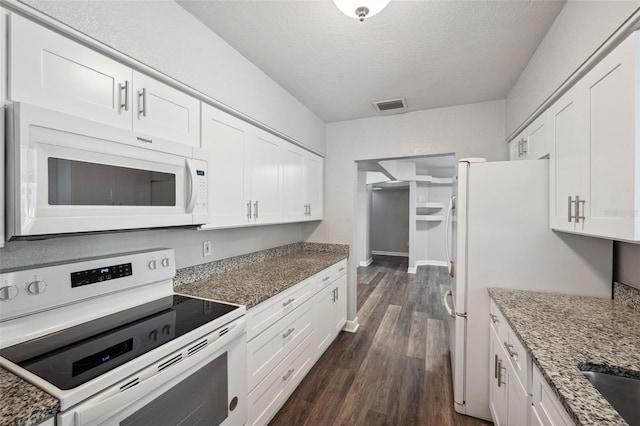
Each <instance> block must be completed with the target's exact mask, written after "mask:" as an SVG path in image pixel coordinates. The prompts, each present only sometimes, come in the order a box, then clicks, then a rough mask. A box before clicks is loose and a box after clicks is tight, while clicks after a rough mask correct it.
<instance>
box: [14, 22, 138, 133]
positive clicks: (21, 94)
mask: <svg viewBox="0 0 640 426" xmlns="http://www.w3.org/2000/svg"><path fill="white" fill-rule="evenodd" d="M9 39H10V43H11V45H10V49H9V52H10V58H9V67H10V70H9V93H8V95H9V96H8V97H9V99H11V100H12V101H16V102H26V103H30V104H34V105H39V106H42V107H44V108H49V109H53V110H56V111H60V112H64V113H68V114H72V115H75V116H78V117H83V118H87V119H90V120H94V121H98V122H101V123H106V124H109V125H113V126H117V127H122V128H126V129H130V128H131V117H132V113H131V111H132V110H133V107H132V103H131V100H132V98H131V91H132V87H131V76H132V71H131V69H130V68H128V67H126V66H124V65H122V64H119V63H118V62H116V61H113V60H111V59H109V58H107V57H106V56H104V55H101V54H100V53H98V52H96V51H94V50H92V49H89V48H87V47H84V46H82V45H81V44H78V43H76V42H74V41H72V40H69V39H68V38H66V37H63V36H61V35H59V34H57V33H55V32H53V31H50V30H48V29H46V28H44V27H42V26H40V25H37V24H35V23H33V22H31V21H29V20H27V19H25V18H22V17H20V16H18V15H16V14H12V15H11V24H10V37H9ZM125 87H127V88H128V89H127V90H125Z"/></svg>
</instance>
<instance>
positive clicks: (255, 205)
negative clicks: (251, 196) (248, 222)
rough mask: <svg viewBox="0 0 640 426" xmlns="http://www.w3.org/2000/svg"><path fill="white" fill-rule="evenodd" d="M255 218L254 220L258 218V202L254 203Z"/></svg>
mask: <svg viewBox="0 0 640 426" xmlns="http://www.w3.org/2000/svg"><path fill="white" fill-rule="evenodd" d="M253 210H254V211H253V217H254V218H256V219H257V218H258V200H256V202H255V203H253Z"/></svg>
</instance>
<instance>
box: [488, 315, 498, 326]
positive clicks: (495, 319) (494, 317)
mask: <svg viewBox="0 0 640 426" xmlns="http://www.w3.org/2000/svg"><path fill="white" fill-rule="evenodd" d="M489 316H490V317H491V322H492V323H494V324H500V320H499V319H498V317H497V316H496V315H493V314H489Z"/></svg>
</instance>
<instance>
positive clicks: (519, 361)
mask: <svg viewBox="0 0 640 426" xmlns="http://www.w3.org/2000/svg"><path fill="white" fill-rule="evenodd" d="M505 343H506V345H505V349H506V350H507V353H508V354H509V360H510V361H511V366H512V367H513V371H515V373H516V374H517V376H518V379H519V380H520V383H521V384H522V387H523V388H524V389H527V377H531V372H529V371H527V368H530V366H531V364H532V363H531V362H529V358H530V356H529V354H528V353H527V351H526V350H525V349H524V346H523V345H522V343H520V339H518V337H517V336H516V334H515V333H514V332H513V330H511V328H507V339H506V340H505V341H504V342H503V344H505Z"/></svg>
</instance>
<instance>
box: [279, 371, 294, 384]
mask: <svg viewBox="0 0 640 426" xmlns="http://www.w3.org/2000/svg"><path fill="white" fill-rule="evenodd" d="M294 371H295V370H294V369H293V368H290V369H289V371H287V373H286V374H285V375H284V376H282V381H283V382H286V381H287V379H288V378H289V377H291V375H292V374H293V372H294Z"/></svg>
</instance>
